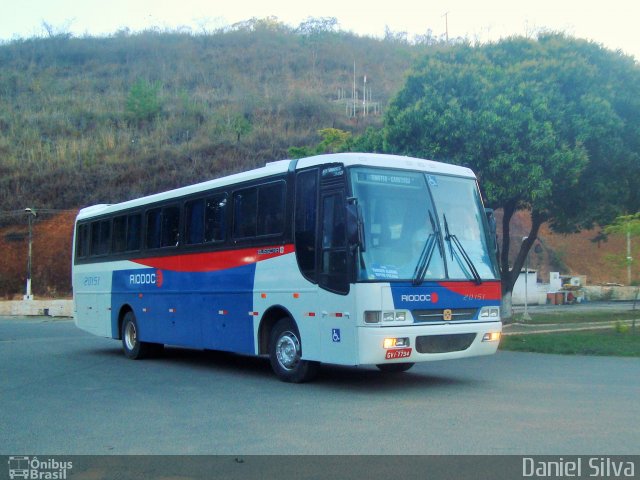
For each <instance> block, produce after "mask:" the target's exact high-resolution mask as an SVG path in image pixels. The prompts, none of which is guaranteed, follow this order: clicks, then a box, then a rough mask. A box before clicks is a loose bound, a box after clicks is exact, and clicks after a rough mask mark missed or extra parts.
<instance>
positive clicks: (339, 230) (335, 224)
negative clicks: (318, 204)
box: [322, 194, 346, 249]
mask: <svg viewBox="0 0 640 480" xmlns="http://www.w3.org/2000/svg"><path fill="white" fill-rule="evenodd" d="M340 200H341V197H340V196H339V195H337V194H336V195H331V196H326V197H324V201H323V206H322V207H323V211H324V218H323V227H322V232H323V235H322V248H323V249H328V248H337V247H344V246H345V245H346V236H345V215H344V205H343V204H342V203H341V202H340Z"/></svg>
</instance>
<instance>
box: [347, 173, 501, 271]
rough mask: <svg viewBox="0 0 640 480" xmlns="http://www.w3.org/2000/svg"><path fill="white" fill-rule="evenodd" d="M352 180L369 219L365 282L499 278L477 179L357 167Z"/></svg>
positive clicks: (363, 254)
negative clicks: (489, 242)
mask: <svg viewBox="0 0 640 480" xmlns="http://www.w3.org/2000/svg"><path fill="white" fill-rule="evenodd" d="M351 183H352V192H353V195H354V197H355V198H357V200H358V204H359V205H360V208H361V211H362V220H363V224H364V225H363V226H364V238H365V242H364V248H363V249H361V252H360V258H359V260H358V264H359V268H358V280H359V281H394V280H398V281H412V282H413V283H414V284H420V283H422V282H423V281H439V280H467V281H469V280H471V281H474V282H475V283H481V282H482V281H483V280H495V279H497V278H498V269H497V265H496V258H495V255H494V254H493V252H492V249H491V247H490V246H489V244H488V238H489V236H488V226H487V221H486V218H485V213H484V209H483V206H482V201H481V199H480V194H479V192H478V188H477V185H476V182H475V179H473V178H462V177H454V176H447V175H435V174H425V173H419V172H408V171H402V170H392V169H374V168H354V169H352V170H351Z"/></svg>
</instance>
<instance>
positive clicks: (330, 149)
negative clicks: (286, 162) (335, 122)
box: [289, 128, 352, 158]
mask: <svg viewBox="0 0 640 480" xmlns="http://www.w3.org/2000/svg"><path fill="white" fill-rule="evenodd" d="M318 133H319V134H320V136H321V137H322V140H321V141H320V143H318V144H317V145H316V146H315V147H290V148H289V156H290V157H291V158H302V157H309V156H311V155H321V154H323V153H338V152H346V151H349V150H351V142H352V137H351V134H350V133H349V132H345V131H344V130H340V129H338V128H323V129H321V130H318Z"/></svg>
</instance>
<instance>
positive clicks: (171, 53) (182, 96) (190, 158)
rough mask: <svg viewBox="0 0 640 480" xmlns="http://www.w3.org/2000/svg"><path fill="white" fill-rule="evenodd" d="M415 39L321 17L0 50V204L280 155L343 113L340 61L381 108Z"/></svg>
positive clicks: (336, 122)
mask: <svg viewBox="0 0 640 480" xmlns="http://www.w3.org/2000/svg"><path fill="white" fill-rule="evenodd" d="M428 43H432V42H430V41H428V42H426V43H417V44H415V43H412V44H410V43H408V42H406V41H398V40H397V39H396V38H395V37H394V36H393V35H389V38H388V39H387V40H379V39H374V38H368V37H360V36H356V35H354V34H351V33H346V32H342V31H339V30H338V29H337V25H336V21H335V19H309V20H307V21H306V22H304V23H303V24H301V25H300V26H298V27H297V28H292V27H288V26H286V25H284V24H282V23H279V22H278V21H277V20H276V19H273V18H267V19H261V20H256V19H253V20H250V21H247V22H243V23H241V24H237V25H234V26H233V27H230V28H227V29H224V30H220V31H217V32H214V33H211V34H200V35H191V34H184V33H177V32H164V33H161V32H156V31H147V32H144V33H141V34H137V35H129V34H128V33H127V32H120V33H118V34H116V35H114V36H112V37H109V38H91V37H90V38H72V37H69V36H67V35H57V36H53V37H52V38H31V39H26V40H16V41H12V42H10V43H6V44H4V45H0V211H2V210H4V211H10V210H15V209H22V208H24V207H26V206H36V207H40V208H42V207H46V208H72V207H77V206H82V205H87V204H93V203H103V202H107V203H112V202H117V201H121V200H126V199H130V198H133V197H138V196H141V195H143V194H148V193H152V192H157V191H162V190H165V189H169V188H173V187H176V186H179V185H184V184H188V183H193V182H196V181H201V180H204V179H208V178H212V177H217V176H221V175H223V174H226V173H229V172H231V171H238V170H243V169H247V168H251V167H255V166H257V165H262V164H264V162H265V161H271V160H278V159H282V158H286V157H287V155H288V151H287V150H288V148H289V147H290V146H292V145H306V144H311V143H315V142H317V141H318V139H319V136H318V135H319V134H318V130H320V129H322V128H326V127H335V128H340V129H343V130H347V131H350V132H353V133H358V132H361V131H363V130H364V128H366V126H367V125H371V124H380V122H381V117H380V116H379V115H378V116H375V115H371V116H368V117H366V118H362V117H357V118H349V117H348V116H347V114H346V113H347V109H346V104H345V103H344V102H342V101H338V100H339V99H342V98H345V97H346V98H351V90H352V86H353V82H354V80H353V75H354V62H355V68H356V75H357V78H356V80H357V88H358V90H359V98H360V100H361V99H362V82H363V76H364V75H366V76H367V89H368V90H370V92H371V96H372V101H373V102H378V103H379V104H380V105H381V106H382V105H386V103H387V101H388V99H389V98H390V96H391V95H392V94H394V93H395V91H397V89H398V88H399V87H400V86H401V84H402V82H403V81H404V72H405V71H406V70H407V69H408V68H409V67H410V65H411V64H412V63H413V62H414V60H415V59H416V58H417V57H418V56H419V55H420V54H422V53H424V51H425V50H426V49H427V48H428Z"/></svg>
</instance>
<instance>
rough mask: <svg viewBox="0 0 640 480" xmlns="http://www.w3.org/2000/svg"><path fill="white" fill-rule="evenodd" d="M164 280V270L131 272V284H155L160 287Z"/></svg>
mask: <svg viewBox="0 0 640 480" xmlns="http://www.w3.org/2000/svg"><path fill="white" fill-rule="evenodd" d="M163 282H164V277H163V276H162V270H156V271H155V272H152V273H151V272H150V273H131V274H130V275H129V285H155V286H156V287H158V288H160V287H162V283H163Z"/></svg>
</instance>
